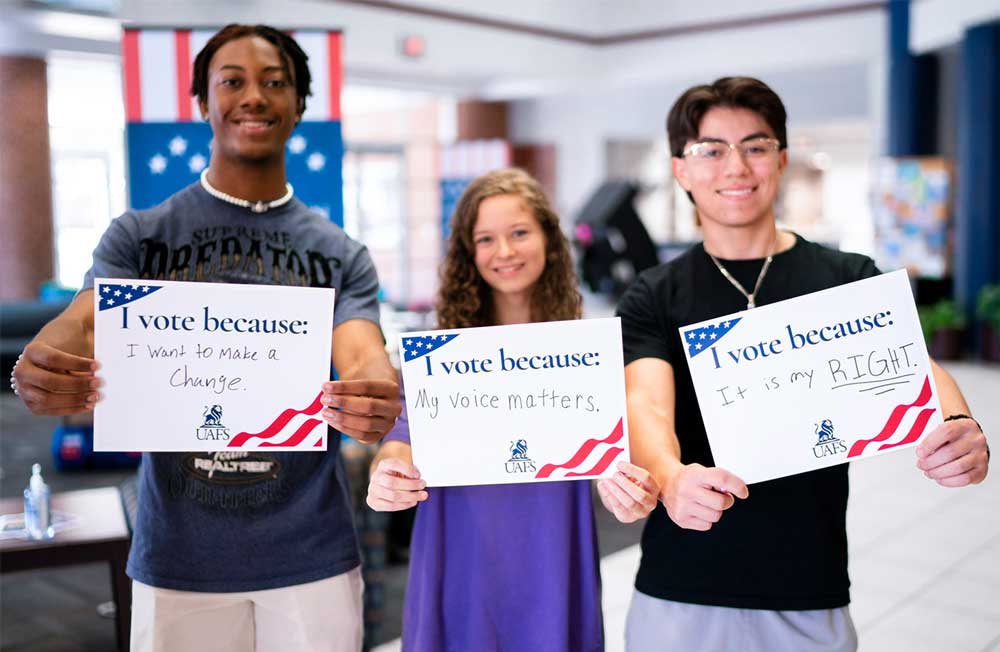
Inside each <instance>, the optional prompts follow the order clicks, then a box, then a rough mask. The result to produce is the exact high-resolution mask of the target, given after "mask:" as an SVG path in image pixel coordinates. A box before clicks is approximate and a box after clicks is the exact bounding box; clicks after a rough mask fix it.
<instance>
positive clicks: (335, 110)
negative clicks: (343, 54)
mask: <svg viewBox="0 0 1000 652" xmlns="http://www.w3.org/2000/svg"><path fill="white" fill-rule="evenodd" d="M326 44H327V53H326V54H327V58H328V62H329V65H328V66H327V74H328V75H329V78H330V88H329V89H328V93H329V94H330V120H340V86H341V81H342V80H341V77H342V75H343V72H342V71H341V70H340V32H328V33H327V35H326Z"/></svg>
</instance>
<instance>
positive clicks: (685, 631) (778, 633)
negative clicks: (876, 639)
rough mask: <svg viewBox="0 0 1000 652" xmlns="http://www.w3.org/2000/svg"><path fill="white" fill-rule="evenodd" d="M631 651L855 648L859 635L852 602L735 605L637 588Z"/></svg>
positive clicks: (628, 638) (850, 651)
mask: <svg viewBox="0 0 1000 652" xmlns="http://www.w3.org/2000/svg"><path fill="white" fill-rule="evenodd" d="M625 649H626V650H628V652H657V651H658V650H664V651H665V652H681V651H683V652H727V651H728V650H734V651H738V652H782V651H784V650H788V651H789V652H854V651H855V650H857V649H858V635H857V632H855V631H854V623H853V622H852V621H851V614H850V613H849V612H848V610H847V607H841V608H839V609H818V610H812V611H768V610H766V609H732V608H730V607H709V606H705V605H700V604H688V603H684V602H672V601H670V600H660V599H659V598H653V597H650V596H648V595H646V594H644V593H640V592H639V591H634V592H633V593H632V604H631V605H630V606H629V610H628V620H627V622H626V624H625Z"/></svg>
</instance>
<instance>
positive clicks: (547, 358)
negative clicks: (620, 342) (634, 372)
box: [424, 348, 601, 376]
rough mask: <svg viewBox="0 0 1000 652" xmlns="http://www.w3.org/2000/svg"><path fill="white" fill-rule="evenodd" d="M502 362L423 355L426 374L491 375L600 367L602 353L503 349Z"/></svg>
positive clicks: (500, 352) (500, 359) (491, 359)
mask: <svg viewBox="0 0 1000 652" xmlns="http://www.w3.org/2000/svg"><path fill="white" fill-rule="evenodd" d="M498 355H499V365H497V360H494V359H493V358H470V359H469V360H448V361H440V362H438V364H437V365H434V363H432V362H431V356H430V355H428V356H426V357H424V368H425V370H426V375H427V376H433V375H434V371H435V370H437V371H438V372H441V371H443V372H444V373H445V375H449V376H450V375H452V374H455V375H463V374H488V373H491V372H493V371H537V370H541V369H572V368H575V367H599V366H601V362H600V360H598V358H600V356H601V354H600V353H553V354H544V355H522V356H508V355H507V354H506V353H504V350H503V348H501V349H500V350H499V352H498Z"/></svg>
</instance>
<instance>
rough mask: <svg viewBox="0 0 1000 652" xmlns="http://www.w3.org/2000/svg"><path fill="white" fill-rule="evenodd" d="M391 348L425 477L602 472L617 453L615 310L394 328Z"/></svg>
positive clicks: (441, 480)
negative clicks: (593, 315)
mask: <svg viewBox="0 0 1000 652" xmlns="http://www.w3.org/2000/svg"><path fill="white" fill-rule="evenodd" d="M399 350H400V352H401V360H402V368H403V385H404V387H405V388H406V409H407V414H408V416H409V425H410V443H411V445H412V447H413V464H414V465H415V466H416V467H417V468H418V469H420V474H421V477H422V478H423V479H424V480H426V481H427V484H428V485H429V486H449V485H480V484H502V483H519V482H547V481H552V480H577V479H581V478H598V477H607V476H610V475H612V474H614V472H615V470H616V469H615V465H614V463H615V462H616V461H619V460H628V459H629V453H628V420H627V416H626V410H625V371H624V364H623V359H622V337H621V322H620V320H619V319H617V318H614V319H587V320H579V321H564V322H545V323H536V324H519V325H515V326H489V327H484V328H466V329H460V330H454V331H428V332H422V333H405V334H403V335H402V336H401V337H400V347H399Z"/></svg>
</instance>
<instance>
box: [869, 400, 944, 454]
mask: <svg viewBox="0 0 1000 652" xmlns="http://www.w3.org/2000/svg"><path fill="white" fill-rule="evenodd" d="M935 412H937V410H936V409H935V408H927V409H926V410H921V411H920V414H918V415H917V418H916V419H915V420H914V422H913V426H912V427H911V428H910V432H908V433H906V437H905V438H903V441H897V442H896V443H895V444H882V445H881V446H879V447H878V449H879V450H880V451H884V450H888V449H890V448H895V447H896V446H902V445H904V444H909V443H912V442H915V441H917V440H918V439H920V435H922V434H923V433H924V428H926V427H927V422H928V421H930V420H931V415H932V414H934V413H935Z"/></svg>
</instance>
